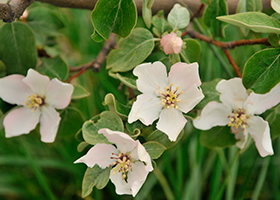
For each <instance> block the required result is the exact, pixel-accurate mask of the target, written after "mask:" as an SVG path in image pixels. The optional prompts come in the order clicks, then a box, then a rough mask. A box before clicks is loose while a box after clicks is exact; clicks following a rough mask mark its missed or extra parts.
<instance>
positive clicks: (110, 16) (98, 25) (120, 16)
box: [92, 0, 137, 40]
mask: <svg viewBox="0 0 280 200" xmlns="http://www.w3.org/2000/svg"><path fill="white" fill-rule="evenodd" d="M136 19H137V13H136V6H135V3H134V1H133V0H110V1H108V0H99V1H97V3H96V5H95V8H94V10H93V12H92V23H93V26H94V28H95V31H96V32H97V33H98V34H99V35H100V36H101V37H103V38H104V39H105V40H108V38H109V35H110V33H112V32H113V33H116V34H118V35H119V36H121V37H127V36H128V35H129V34H130V33H131V31H132V29H133V28H134V26H135V25H136Z"/></svg>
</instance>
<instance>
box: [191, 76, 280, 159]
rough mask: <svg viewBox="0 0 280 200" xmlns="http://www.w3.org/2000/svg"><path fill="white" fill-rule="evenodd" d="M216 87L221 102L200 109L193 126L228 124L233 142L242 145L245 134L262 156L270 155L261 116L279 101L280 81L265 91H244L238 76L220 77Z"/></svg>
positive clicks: (267, 131)
mask: <svg viewBox="0 0 280 200" xmlns="http://www.w3.org/2000/svg"><path fill="white" fill-rule="evenodd" d="M216 90H217V91H218V92H220V93H221V94H220V100H221V102H222V103H218V102H215V101H212V102H209V103H208V104H207V105H206V106H205V107H204V108H203V109H202V111H201V115H200V116H199V117H198V118H196V119H195V120H194V121H193V124H194V126H195V127H196V128H198V129H202V130H208V129H211V128H212V127H214V126H224V125H228V126H230V127H231V132H232V133H234V134H235V138H236V139H237V140H239V141H238V142H237V143H236V146H237V147H238V148H240V149H243V148H244V147H245V144H246V142H247V139H248V134H249V135H251V136H252V138H253V140H254V141H255V145H256V147H257V149H258V151H259V154H260V155H261V156H262V157H264V156H267V155H273V149H272V144H271V138H270V131H269V125H268V122H267V121H265V120H263V119H262V118H261V117H259V116H256V115H259V114H262V113H263V112H264V111H266V110H267V109H270V108H272V107H273V106H275V105H277V104H278V103H279V102H280V84H278V85H277V86H275V87H274V88H273V89H272V90H271V91H270V92H268V93H266V94H256V93H254V92H251V93H250V94H249V95H248V94H247V92H246V89H245V88H244V86H243V84H242V80H241V79H240V78H233V79H230V80H221V81H220V82H219V83H218V84H217V86H216Z"/></svg>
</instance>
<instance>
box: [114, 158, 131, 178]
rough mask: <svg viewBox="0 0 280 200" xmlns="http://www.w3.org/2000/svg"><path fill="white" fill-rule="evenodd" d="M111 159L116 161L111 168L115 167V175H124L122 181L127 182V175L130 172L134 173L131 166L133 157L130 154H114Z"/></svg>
mask: <svg viewBox="0 0 280 200" xmlns="http://www.w3.org/2000/svg"><path fill="white" fill-rule="evenodd" d="M112 155H113V156H112V157H111V159H113V160H115V161H114V162H113V164H112V165H110V166H109V167H111V166H113V171H114V172H113V175H114V174H116V173H117V172H119V173H122V179H123V180H125V181H127V174H128V172H129V170H130V171H132V166H131V157H130V155H129V153H127V154H124V153H119V154H115V153H112Z"/></svg>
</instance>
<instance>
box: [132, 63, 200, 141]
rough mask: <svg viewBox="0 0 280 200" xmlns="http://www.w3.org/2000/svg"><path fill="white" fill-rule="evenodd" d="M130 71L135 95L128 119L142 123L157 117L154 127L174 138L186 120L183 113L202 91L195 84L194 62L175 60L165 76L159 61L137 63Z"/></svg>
mask: <svg viewBox="0 0 280 200" xmlns="http://www.w3.org/2000/svg"><path fill="white" fill-rule="evenodd" d="M133 74H134V75H135V76H138V79H137V81H136V84H137V88H138V90H139V91H141V92H142V93H143V94H141V95H138V96H137V100H136V102H134V103H133V105H132V109H131V111H130V113H129V115H128V123H132V122H134V121H136V120H138V119H139V120H140V121H141V122H142V123H143V124H145V125H146V126H148V125H150V124H152V123H153V121H155V120H156V119H158V118H159V121H158V122H157V126H156V127H157V129H159V130H160V131H162V132H164V133H165V134H167V136H168V138H169V139H170V140H171V141H175V140H176V139H177V137H178V135H179V133H180V132H181V130H182V129H183V128H184V126H185V124H186V122H187V120H186V118H185V117H184V115H183V113H187V112H189V111H190V110H192V109H193V108H194V107H195V105H196V104H198V103H199V102H200V101H201V99H203V98H204V95H203V93H202V91H201V89H200V88H199V86H200V85H201V81H200V78H199V74H198V64H197V63H192V64H186V63H181V62H179V63H176V64H174V65H173V66H172V67H171V69H170V72H169V75H168V77H167V72H166V67H165V66H164V64H162V63H161V62H155V63H153V64H151V63H144V64H141V65H138V66H137V67H136V68H135V69H134V70H133ZM182 112H183V113H182Z"/></svg>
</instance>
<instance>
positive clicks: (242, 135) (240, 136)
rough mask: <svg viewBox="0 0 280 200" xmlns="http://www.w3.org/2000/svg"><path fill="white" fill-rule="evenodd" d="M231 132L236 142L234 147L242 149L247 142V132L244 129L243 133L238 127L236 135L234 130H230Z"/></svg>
mask: <svg viewBox="0 0 280 200" xmlns="http://www.w3.org/2000/svg"><path fill="white" fill-rule="evenodd" d="M231 130H232V131H231V132H232V133H233V134H235V139H236V140H238V141H237V142H236V143H235V145H236V146H237V147H238V148H239V149H243V148H244V147H245V145H246V143H247V141H248V130H247V129H246V130H245V131H244V130H243V129H242V128H241V127H239V128H238V131H237V133H235V132H236V129H235V128H234V127H232V128H231Z"/></svg>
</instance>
